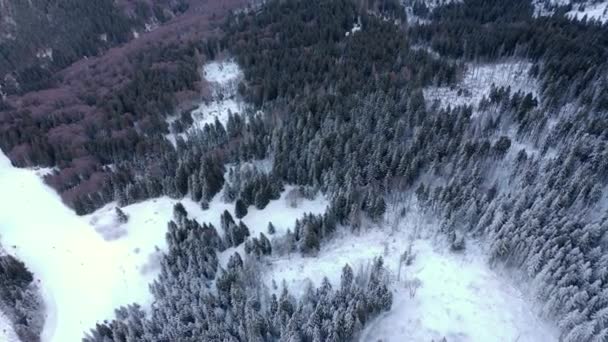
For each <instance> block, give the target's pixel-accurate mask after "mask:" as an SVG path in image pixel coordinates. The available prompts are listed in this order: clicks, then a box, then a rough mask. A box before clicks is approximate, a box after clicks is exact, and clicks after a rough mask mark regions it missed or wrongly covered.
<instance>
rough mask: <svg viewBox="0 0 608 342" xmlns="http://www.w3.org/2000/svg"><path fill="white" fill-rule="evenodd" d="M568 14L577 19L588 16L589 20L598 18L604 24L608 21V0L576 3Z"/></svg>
mask: <svg viewBox="0 0 608 342" xmlns="http://www.w3.org/2000/svg"><path fill="white" fill-rule="evenodd" d="M566 16H567V17H568V18H570V19H575V20H583V18H585V17H587V21H589V20H597V21H599V22H601V23H603V24H604V23H606V22H608V1H605V2H600V3H596V4H591V3H587V4H579V5H574V9H572V10H571V11H570V12H568V13H566Z"/></svg>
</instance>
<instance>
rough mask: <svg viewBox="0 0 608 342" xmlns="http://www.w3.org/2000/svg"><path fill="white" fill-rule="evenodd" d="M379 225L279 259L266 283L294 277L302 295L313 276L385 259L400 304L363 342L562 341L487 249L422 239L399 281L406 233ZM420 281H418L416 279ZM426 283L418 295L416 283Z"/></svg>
mask: <svg viewBox="0 0 608 342" xmlns="http://www.w3.org/2000/svg"><path fill="white" fill-rule="evenodd" d="M389 230H390V229H388V228H387V229H386V230H377V229H374V230H371V231H368V232H365V233H362V234H361V235H359V236H348V235H347V236H345V237H341V238H337V239H335V240H333V241H332V242H330V243H329V244H327V245H325V246H324V247H322V251H321V252H320V254H319V255H318V256H317V257H315V258H305V257H301V256H299V255H292V256H290V257H283V258H277V259H274V260H272V266H271V271H270V272H268V274H267V275H266V278H265V281H266V283H267V284H268V285H269V286H271V285H272V283H273V280H274V282H275V283H276V284H281V282H282V281H283V280H285V281H286V283H287V285H288V286H289V288H290V290H291V291H292V292H293V293H294V294H295V295H301V294H303V293H304V291H305V289H306V284H307V283H308V281H309V280H310V281H312V282H313V283H314V284H315V285H317V286H318V285H320V283H321V281H322V279H323V277H328V279H329V280H330V282H331V283H332V284H334V285H335V284H339V282H340V275H341V270H342V267H343V266H344V264H345V263H349V264H350V265H351V266H352V267H353V268H354V269H355V270H357V269H358V268H360V267H362V266H363V267H364V266H365V265H367V264H368V262H369V260H371V259H372V258H374V257H377V256H382V257H383V258H384V262H385V266H386V267H387V269H388V270H389V271H390V272H391V274H392V276H391V278H392V284H393V285H392V286H393V288H392V291H393V294H394V301H393V307H392V309H391V311H390V312H387V313H384V314H383V315H381V316H380V317H378V318H376V319H375V320H373V321H372V322H369V323H368V325H367V328H366V329H365V330H364V332H363V334H362V336H361V338H360V341H361V342H367V341H383V342H402V341H409V342H418V341H420V342H429V341H433V340H434V341H440V340H441V339H442V338H444V337H445V338H447V340H448V341H450V342H465V341H466V342H493V341H496V342H499V341H500V342H503V341H504V342H514V341H518V342H537V341H546V342H551V341H557V337H556V333H555V330H554V329H553V327H551V326H549V325H548V324H546V323H545V322H543V321H541V320H540V319H539V318H537V316H536V315H535V312H534V310H533V309H532V305H531V304H530V303H528V302H527V301H526V299H525V297H524V296H523V295H522V293H521V292H520V291H519V290H518V289H517V288H516V287H514V286H513V285H512V284H511V283H510V281H509V280H507V279H504V278H503V277H502V276H499V275H498V274H496V273H495V272H494V271H493V270H491V269H490V268H489V267H488V265H487V263H486V261H485V260H486V259H485V257H484V256H483V253H482V252H481V251H480V250H479V249H478V248H476V246H474V245H471V246H468V248H467V251H466V252H464V253H459V254H456V253H452V252H449V251H447V250H448V249H447V248H446V247H445V246H443V247H437V248H434V246H436V245H437V242H434V241H432V240H431V239H430V238H423V239H417V240H414V241H413V243H412V245H411V246H412V249H411V251H412V252H413V254H415V255H416V257H415V259H414V261H413V263H412V264H411V265H409V266H404V267H402V269H401V272H400V275H399V278H400V279H399V281H398V280H397V274H398V273H399V272H398V265H399V257H400V255H401V254H402V253H403V252H404V251H406V250H407V249H408V246H409V241H410V238H409V236H408V234H407V233H406V232H394V233H392V234H391V233H390V232H389ZM416 279H417V280H416ZM414 281H419V284H420V285H419V287H418V288H417V290H416V291H415V293H414V295H413V296H412V295H411V292H410V288H409V287H408V283H413V282H414Z"/></svg>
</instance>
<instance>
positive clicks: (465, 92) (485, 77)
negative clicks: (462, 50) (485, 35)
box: [424, 61, 539, 108]
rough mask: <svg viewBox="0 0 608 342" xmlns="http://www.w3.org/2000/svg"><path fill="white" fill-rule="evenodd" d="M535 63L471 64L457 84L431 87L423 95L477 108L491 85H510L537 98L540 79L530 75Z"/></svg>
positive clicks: (454, 104) (446, 103)
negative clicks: (537, 79)
mask: <svg viewBox="0 0 608 342" xmlns="http://www.w3.org/2000/svg"><path fill="white" fill-rule="evenodd" d="M531 67H532V63H529V62H524V61H515V62H504V63H497V64H468V65H467V70H466V72H465V75H464V78H463V80H462V82H460V83H459V84H457V85H456V86H455V87H428V88H426V89H424V97H425V99H426V100H427V102H428V103H429V105H430V104H432V103H433V102H435V101H439V104H440V106H442V107H447V106H451V107H456V106H460V105H471V106H473V107H474V108H477V107H478V105H479V102H480V101H481V99H482V98H483V97H484V96H485V97H488V96H489V95H490V91H491V89H492V85H494V86H496V87H505V88H506V87H510V88H511V92H512V93H514V92H517V91H522V92H523V93H526V94H527V93H532V95H533V96H534V97H537V98H538V95H539V94H538V89H539V88H538V82H537V81H536V80H535V79H534V78H532V77H530V76H529V71H530V68H531Z"/></svg>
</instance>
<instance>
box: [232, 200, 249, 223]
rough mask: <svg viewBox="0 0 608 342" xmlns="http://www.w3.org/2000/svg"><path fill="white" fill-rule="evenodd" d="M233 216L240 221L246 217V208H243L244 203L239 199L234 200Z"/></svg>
mask: <svg viewBox="0 0 608 342" xmlns="http://www.w3.org/2000/svg"><path fill="white" fill-rule="evenodd" d="M234 215H235V216H236V218H238V219H241V218H243V217H245V215H247V206H245V203H244V202H243V201H242V200H241V199H240V198H239V199H237V200H236V203H235V205H234Z"/></svg>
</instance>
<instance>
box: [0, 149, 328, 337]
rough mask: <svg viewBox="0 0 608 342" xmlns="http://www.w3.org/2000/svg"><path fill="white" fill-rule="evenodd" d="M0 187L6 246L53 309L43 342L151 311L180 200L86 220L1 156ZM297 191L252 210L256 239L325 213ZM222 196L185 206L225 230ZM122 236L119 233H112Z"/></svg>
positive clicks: (248, 220) (109, 209) (0, 230)
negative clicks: (295, 197) (296, 197)
mask: <svg viewBox="0 0 608 342" xmlns="http://www.w3.org/2000/svg"><path fill="white" fill-rule="evenodd" d="M0 189H2V190H3V192H4V193H6V194H10V200H7V201H4V202H3V208H2V210H1V211H0V234H2V241H3V243H4V245H5V246H7V247H8V248H11V253H12V254H14V255H15V256H16V257H17V258H19V259H20V260H22V261H23V262H24V263H25V264H26V265H27V266H28V268H29V269H30V270H31V271H32V272H33V273H34V277H35V281H36V282H37V283H38V284H39V287H40V289H41V292H42V296H43V299H44V303H45V305H46V307H47V312H46V322H45V326H44V330H43V333H42V341H44V342H48V341H59V342H63V341H79V340H80V339H81V338H82V337H83V335H84V333H85V332H86V331H88V330H89V329H91V328H93V327H94V326H95V323H96V322H99V321H102V320H105V319H111V318H113V317H114V309H116V308H117V307H119V306H123V305H127V304H130V303H133V302H137V303H140V304H141V305H142V306H143V307H144V308H148V307H149V305H150V304H151V301H152V296H151V294H150V292H149V290H148V284H149V283H150V282H152V281H153V280H154V279H155V278H156V276H157V275H158V271H159V267H158V266H159V261H160V256H161V252H162V250H164V249H166V242H165V233H166V230H167V222H168V221H169V220H170V219H171V218H172V216H173V206H174V205H175V203H177V202H178V201H177V200H174V199H170V198H167V197H162V198H158V199H151V200H147V201H144V202H141V203H136V204H133V205H129V206H126V207H124V208H122V211H123V212H124V213H125V214H126V215H127V216H128V217H129V220H128V221H127V222H126V223H120V222H118V221H117V219H116V211H115V206H116V204H114V203H111V204H108V205H106V206H105V207H103V208H101V209H99V210H98V211H96V212H95V213H93V214H91V215H88V216H83V217H79V216H77V215H76V214H75V213H74V212H73V211H72V210H70V209H69V208H67V207H66V206H65V205H64V204H63V203H62V202H61V199H60V198H59V196H58V195H57V194H56V193H55V192H54V191H53V190H52V189H51V188H49V187H48V186H46V185H45V184H44V183H43V181H42V179H41V178H40V177H39V175H37V174H36V171H34V170H29V169H18V168H15V167H13V166H12V164H11V162H10V161H9V160H8V158H6V156H5V155H4V154H3V153H1V151H0ZM291 189H292V187H286V189H285V192H283V194H282V195H281V198H280V199H279V200H276V201H271V202H270V203H269V204H268V206H267V207H266V208H265V209H264V210H258V209H256V208H255V207H253V206H252V207H250V208H249V213H248V214H247V216H245V217H244V218H243V222H244V223H245V224H247V225H248V226H249V228H250V231H251V235H254V236H257V235H259V233H260V232H264V233H265V234H266V230H267V226H268V222H270V221H272V223H273V225H274V226H275V227H276V230H277V233H279V234H280V233H283V232H285V231H286V230H287V229H288V228H292V229H293V225H294V224H295V220H296V219H298V218H300V217H301V216H302V215H303V214H304V213H308V212H312V213H323V212H325V210H326V208H327V205H328V202H327V200H326V199H325V198H323V197H321V196H319V197H318V198H317V199H315V200H303V201H302V202H301V203H300V205H299V206H298V207H297V208H292V207H290V206H289V205H288V202H287V200H286V198H285V196H286V194H287V193H288V192H289V191H290V190H291ZM220 198H221V196H220V195H218V196H216V197H215V198H214V199H213V200H212V201H211V203H210V206H211V208H210V209H209V210H205V211H203V210H202V209H201V208H200V205H199V204H197V203H195V202H193V201H191V200H189V199H183V200H182V201H181V202H182V203H183V204H184V206H185V207H186V209H187V210H188V212H189V215H190V217H191V218H194V219H197V220H198V221H199V222H200V223H201V224H202V223H203V222H210V223H212V224H213V225H214V226H215V227H216V228H218V229H220V223H219V222H220V214H221V213H222V212H223V211H224V210H228V211H229V212H231V213H232V214H233V215H234V204H233V203H223V202H222V201H221V199H220ZM116 231H118V232H120V234H118V235H116V236H114V235H112V234H113V233H115V232H116ZM221 233H222V232H221V231H220V234H221ZM108 234H110V235H111V236H110V238H108ZM9 246H11V247H9ZM13 246H14V247H13ZM1 337H2V335H0V340H1Z"/></svg>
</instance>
